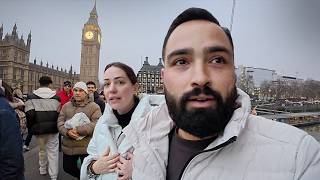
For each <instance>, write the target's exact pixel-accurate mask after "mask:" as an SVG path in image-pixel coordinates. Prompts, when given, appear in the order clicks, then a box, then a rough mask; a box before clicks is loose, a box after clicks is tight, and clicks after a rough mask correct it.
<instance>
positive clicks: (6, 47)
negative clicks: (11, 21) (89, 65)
mask: <svg viewBox="0 0 320 180" xmlns="http://www.w3.org/2000/svg"><path fill="white" fill-rule="evenodd" d="M30 47H31V32H30V33H29V35H28V38H27V43H25V41H24V39H23V35H21V37H20V38H19V37H18V33H17V25H16V24H15V25H14V27H13V29H12V33H11V35H9V34H8V33H7V34H6V35H5V36H4V37H3V25H1V27H0V79H3V80H4V81H6V82H7V83H9V84H10V85H11V87H13V88H16V87H19V88H20V89H21V90H22V92H23V93H24V94H27V93H30V92H32V91H33V90H35V89H37V88H38V87H39V83H38V80H39V78H40V77H41V76H44V75H46V76H50V77H51V78H52V80H53V88H54V89H58V88H61V85H62V84H63V82H64V81H66V80H69V81H71V82H75V81H79V75H77V74H75V72H72V67H71V68H70V70H69V72H67V71H66V70H62V68H60V70H59V68H58V67H56V69H55V68H54V67H53V66H51V67H49V65H48V63H47V64H46V66H43V63H42V61H41V62H40V65H38V64H37V63H36V59H35V60H34V61H33V63H30V62H29V57H30Z"/></svg>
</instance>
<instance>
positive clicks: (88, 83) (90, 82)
mask: <svg viewBox="0 0 320 180" xmlns="http://www.w3.org/2000/svg"><path fill="white" fill-rule="evenodd" d="M90 84H91V85H94V87H96V83H94V82H93V81H88V82H87V83H86V85H87V86H88V85H90Z"/></svg>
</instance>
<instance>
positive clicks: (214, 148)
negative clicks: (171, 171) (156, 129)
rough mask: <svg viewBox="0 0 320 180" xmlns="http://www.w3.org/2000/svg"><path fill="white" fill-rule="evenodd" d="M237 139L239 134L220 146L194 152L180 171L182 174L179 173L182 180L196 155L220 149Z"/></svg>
mask: <svg viewBox="0 0 320 180" xmlns="http://www.w3.org/2000/svg"><path fill="white" fill-rule="evenodd" d="M236 140H237V136H233V137H232V138H230V139H229V140H228V141H226V142H224V143H222V144H220V145H218V146H216V147H213V148H211V149H207V150H204V151H200V152H198V153H196V154H194V155H193V156H191V157H190V158H189V159H188V161H187V162H186V164H185V165H184V167H183V169H182V171H181V173H180V175H179V179H180V180H181V178H182V175H183V174H184V171H185V170H186V168H187V166H188V165H189V163H190V161H192V159H193V158H194V157H196V156H198V155H199V154H202V153H205V152H209V151H216V150H218V149H220V148H223V147H225V146H227V145H229V144H231V143H233V142H234V141H236Z"/></svg>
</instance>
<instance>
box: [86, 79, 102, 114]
mask: <svg viewBox="0 0 320 180" xmlns="http://www.w3.org/2000/svg"><path fill="white" fill-rule="evenodd" d="M86 85H87V88H88V92H89V94H90V96H92V97H93V101H94V102H95V103H96V104H98V105H99V107H100V110H101V113H102V114H103V112H104V108H105V103H104V102H103V101H102V100H101V99H100V98H99V94H98V92H97V87H96V84H95V83H94V82H93V81H88V82H87V83H86Z"/></svg>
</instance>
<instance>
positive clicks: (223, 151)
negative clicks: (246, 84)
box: [124, 89, 320, 180]
mask: <svg viewBox="0 0 320 180" xmlns="http://www.w3.org/2000/svg"><path fill="white" fill-rule="evenodd" d="M238 94H239V97H238V99H237V102H238V103H240V104H241V107H240V108H238V109H236V110H235V112H234V114H233V116H232V119H231V120H230V122H229V123H228V125H227V126H226V128H225V131H224V133H223V135H221V136H219V137H218V138H217V139H216V140H215V141H213V142H212V143H211V144H210V145H209V146H208V147H207V148H206V149H205V150H204V151H203V152H201V153H199V154H198V155H196V156H195V157H193V158H192V159H191V160H190V161H189V163H188V165H187V166H186V168H185V169H184V172H183V174H182V175H181V179H183V180H195V179H197V180H208V179H210V180H211V179H216V180H233V179H245V180H298V179H299V180H317V179H320V145H319V143H318V142H317V141H316V140H315V139H314V138H313V137H311V136H310V135H308V134H307V133H306V132H304V131H302V130H300V129H297V128H295V127H293V126H290V125H287V124H284V123H279V122H275V121H272V120H268V119H265V118H263V117H258V116H254V115H250V110H251V104H250V99H249V96H248V95H247V94H245V93H244V92H243V91H241V90H240V89H238ZM172 128H173V121H172V120H171V118H170V117H169V114H168V109H167V106H166V104H163V105H161V106H159V107H158V108H156V109H154V110H153V111H152V112H151V113H149V114H148V115H147V116H146V119H145V120H144V121H139V122H138V123H136V124H130V125H129V126H127V127H126V128H125V129H124V133H126V135H127V137H128V141H130V142H131V143H132V144H133V146H134V148H135V150H134V153H133V154H134V159H133V175H132V176H133V179H137V180H165V179H166V166H167V162H168V148H169V147H168V145H169V138H168V134H169V132H170V130H171V129H172Z"/></svg>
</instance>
